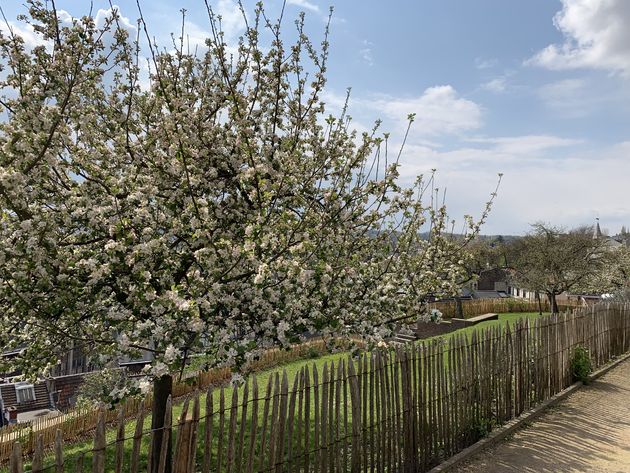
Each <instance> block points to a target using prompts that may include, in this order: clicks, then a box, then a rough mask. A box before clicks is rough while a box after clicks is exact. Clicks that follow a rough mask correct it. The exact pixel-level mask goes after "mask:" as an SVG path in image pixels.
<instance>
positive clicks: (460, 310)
mask: <svg viewBox="0 0 630 473" xmlns="http://www.w3.org/2000/svg"><path fill="white" fill-rule="evenodd" d="M455 313H456V314H457V318H458V319H463V318H464V306H463V304H462V299H461V298H460V297H459V296H455Z"/></svg>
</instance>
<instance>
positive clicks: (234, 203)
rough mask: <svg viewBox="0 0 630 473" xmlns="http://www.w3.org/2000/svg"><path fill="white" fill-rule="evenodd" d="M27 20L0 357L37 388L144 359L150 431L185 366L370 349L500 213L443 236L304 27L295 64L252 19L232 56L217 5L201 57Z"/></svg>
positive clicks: (3, 256)
mask: <svg viewBox="0 0 630 473" xmlns="http://www.w3.org/2000/svg"><path fill="white" fill-rule="evenodd" d="M29 4H30V10H29V12H30V15H29V18H28V21H29V22H30V23H31V24H32V25H33V26H34V32H35V34H36V35H37V36H38V38H39V40H40V45H39V46H36V47H34V48H32V49H31V48H29V47H27V46H26V45H25V43H24V41H23V39H22V38H20V36H18V35H16V34H13V33H12V32H9V33H6V34H2V36H0V51H1V56H2V61H3V64H4V66H5V69H6V70H5V76H4V77H3V79H2V83H1V87H2V97H1V102H0V104H1V108H2V112H3V113H4V114H5V117H6V118H5V119H4V120H3V121H2V122H1V123H0V146H1V148H2V153H1V154H0V163H1V165H2V167H1V169H0V204H1V211H2V214H1V217H0V218H1V220H0V307H1V309H2V314H1V315H0V339H1V343H2V344H3V346H9V347H10V346H23V347H24V350H23V352H22V354H21V356H20V357H18V358H16V359H15V360H14V361H13V363H14V364H15V365H17V366H15V367H17V368H19V369H20V370H22V371H23V372H24V373H25V374H26V375H29V376H37V375H40V374H41V373H42V372H45V371H46V369H48V368H49V367H51V366H54V365H55V364H56V363H57V360H58V359H59V357H60V356H61V355H62V354H63V352H64V350H67V349H68V346H69V345H70V344H71V343H72V344H73V345H74V346H77V347H83V348H84V349H86V350H87V351H89V352H90V353H92V354H93V355H94V356H95V357H96V358H98V360H99V362H100V363H101V364H103V365H105V364H107V363H111V362H115V361H116V360H117V359H119V357H121V356H125V355H126V356H136V355H137V354H138V353H139V352H140V351H149V352H151V353H152V354H153V357H152V361H151V363H150V365H149V366H148V368H147V371H146V375H147V377H148V379H150V380H152V381H153V386H154V404H155V405H154V411H153V412H154V415H153V426H154V427H155V428H157V427H159V426H160V425H161V422H162V412H163V408H164V405H165V401H166V398H167V396H168V395H169V393H170V389H171V383H172V375H173V373H176V372H177V371H178V370H180V369H181V368H182V367H183V365H184V364H185V363H186V360H187V358H189V357H190V356H191V355H193V354H199V353H203V354H205V355H206V356H207V359H209V360H210V363H211V364H213V365H218V364H227V365H230V366H237V367H238V366H239V365H242V364H243V363H244V362H246V361H247V360H248V359H251V358H252V357H255V356H257V354H258V353H260V351H261V350H264V349H266V348H268V347H271V346H278V345H279V346H283V347H289V346H290V344H292V343H294V342H297V341H299V340H300V339H301V337H302V336H303V335H304V334H306V333H309V332H311V333H319V334H321V335H323V336H330V335H333V334H334V335H335V336H344V335H349V334H352V335H358V336H363V337H365V338H367V339H369V340H373V341H378V340H380V339H382V337H384V336H386V335H387V334H388V330H389V329H390V328H391V327H392V324H393V323H395V322H397V321H400V320H403V319H406V318H409V317H416V316H418V315H419V314H422V312H423V310H424V309H423V308H424V303H425V301H426V300H427V297H429V296H431V297H439V296H444V295H450V294H452V293H454V292H455V291H457V289H458V288H457V281H458V279H460V278H461V275H462V271H463V259H464V258H465V256H464V255H463V252H462V247H463V246H465V244H466V242H467V241H468V240H469V239H470V238H471V237H472V236H474V234H475V233H477V232H478V230H479V226H480V225H481V223H482V222H483V219H484V218H485V216H486V214H487V212H488V210H489V208H490V203H488V204H487V206H486V208H485V210H484V211H483V213H482V217H481V218H480V220H479V221H473V220H472V219H471V218H467V225H468V236H467V238H464V239H452V238H449V236H448V235H447V233H448V232H447V229H446V227H447V224H448V220H447V214H446V208H445V206H444V205H443V204H438V203H437V200H436V199H435V195H434V186H433V178H432V177H429V178H428V179H422V178H419V179H418V180H417V181H416V183H415V185H414V186H412V187H410V188H403V187H401V186H400V184H399V182H398V158H399V157H400V153H397V156H395V157H393V158H392V156H391V154H390V153H388V151H387V145H388V142H389V138H388V137H387V135H379V134H378V125H377V126H375V127H374V130H373V131H372V133H365V134H362V135H360V136H359V135H358V134H357V133H356V132H354V131H352V130H351V127H350V119H349V117H347V115H346V113H345V110H344V111H343V112H342V113H341V114H340V115H339V116H338V117H332V116H328V117H327V116H326V115H325V113H324V104H323V103H322V102H321V99H320V96H321V92H322V90H323V87H324V84H325V71H326V60H327V55H328V42H327V40H326V39H324V41H323V42H322V44H321V46H320V47H315V46H314V45H313V44H312V42H311V41H310V40H309V38H308V37H307V36H306V35H305V34H304V33H303V28H302V27H303V17H300V19H298V21H297V22H296V25H297V32H298V34H297V40H296V41H295V43H294V44H292V45H291V47H289V48H287V47H285V45H284V43H283V41H282V37H281V33H280V24H279V22H278V23H273V24H272V23H270V22H269V21H268V20H267V19H266V17H265V15H264V12H263V10H262V9H261V8H258V9H257V10H256V11H255V12H254V13H253V19H252V20H250V22H249V24H248V25H247V28H246V31H245V34H244V35H243V37H242V38H241V40H240V41H239V43H238V45H236V46H233V45H228V44H226V41H225V39H224V36H223V34H222V32H221V30H220V22H219V20H218V19H217V18H216V17H215V16H214V14H213V12H212V10H211V9H210V8H208V13H209V24H210V27H211V29H212V35H211V37H210V38H209V39H208V40H207V42H206V45H207V49H206V50H204V51H201V52H199V51H194V52H190V51H189V50H188V48H187V46H186V41H185V32H184V31H183V30H182V34H181V37H180V38H179V41H175V42H174V45H173V47H172V49H170V50H161V49H159V48H158V46H157V45H156V44H154V43H153V42H152V41H150V40H149V39H148V38H149V34H148V33H146V38H147V39H146V40H144V41H141V40H140V38H141V37H142V35H143V34H145V33H142V32H143V31H144V32H146V31H147V28H146V25H144V22H143V21H142V19H141V20H140V22H139V29H138V31H139V34H138V37H136V38H130V37H129V35H128V32H127V31H126V30H125V29H124V28H122V27H121V26H120V17H119V14H118V12H117V11H115V10H114V11H111V12H110V15H109V16H108V18H107V19H106V20H105V21H104V22H103V23H101V24H97V23H96V22H95V19H94V18H93V17H90V16H86V17H83V18H80V19H72V20H67V19H66V20H64V21H62V20H61V19H60V15H59V14H58V12H56V11H55V9H54V8H47V7H46V6H44V4H42V3H41V2H39V1H30V2H29ZM53 5H54V4H53ZM245 18H247V16H245ZM24 21H26V19H24ZM263 32H265V34H267V35H270V37H271V41H270V44H265V45H261V44H259V43H260V38H261V36H262V33H263ZM326 36H327V35H326ZM143 42H144V46H141V44H142V43H143ZM144 53H146V54H147V55H148V57H149V63H150V76H149V77H148V80H143V77H142V74H141V68H140V67H139V60H140V57H141V54H144ZM411 121H413V116H410V122H411ZM490 202H491V201H490ZM426 229H430V237H429V238H428V239H427V238H422V236H421V232H422V231H424V230H426ZM121 395H122V393H121ZM158 435H159V431H158ZM154 445H156V446H157V447H158V448H159V445H160V442H159V440H157V441H155V442H154Z"/></svg>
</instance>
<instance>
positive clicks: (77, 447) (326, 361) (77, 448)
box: [3, 312, 547, 472]
mask: <svg viewBox="0 0 630 473" xmlns="http://www.w3.org/2000/svg"><path fill="white" fill-rule="evenodd" d="M543 315H547V314H543ZM537 317H540V315H539V314H538V313H537V312H527V313H507V314H499V319H498V320H491V321H487V322H481V323H479V324H477V325H474V326H471V327H466V328H463V329H460V330H457V331H455V332H451V333H450V334H446V335H443V336H441V338H445V339H447V340H448V338H449V337H450V336H451V335H452V334H455V333H458V334H465V335H466V336H467V337H470V336H471V335H472V333H473V332H474V331H476V330H482V329H486V328H489V327H492V326H497V325H505V324H510V325H514V324H515V323H516V321H518V320H520V319H524V318H528V319H535V318H537ZM433 338H440V337H433ZM347 357H348V353H347V352H342V353H335V354H331V355H325V356H321V357H318V358H316V359H301V360H298V361H294V362H291V363H287V364H285V365H282V366H278V367H275V368H273V369H269V370H266V371H262V372H259V373H256V374H255V377H256V380H257V382H258V387H259V396H260V397H264V394H265V390H266V387H267V383H268V382H269V380H270V379H272V381H273V376H274V375H275V373H278V372H282V371H286V374H287V377H288V379H289V387H290V388H291V387H292V386H293V379H294V377H295V376H296V375H297V374H298V373H299V372H300V370H301V369H302V368H303V367H304V366H311V367H312V366H313V365H315V366H316V367H317V370H318V372H319V374H320V382H321V373H322V370H323V368H324V365H328V366H329V367H330V364H331V363H334V364H335V366H336V365H337V364H338V363H339V362H340V361H341V360H342V359H347ZM253 377H254V375H251V376H250V383H251V381H252V380H253ZM311 383H312V379H311ZM213 392H214V394H213V405H214V412H215V415H214V418H213V420H214V425H215V427H214V429H213V430H214V432H215V433H216V432H217V430H218V422H219V420H218V415H217V411H218V410H219V392H220V388H217V389H214V391H213ZM241 392H242V390H241ZM224 394H225V408H226V409H228V408H229V406H230V405H231V400H232V394H233V390H232V388H231V387H225V388H224ZM249 398H250V399H251V398H252V393H251V384H250V396H249ZM200 401H201V402H200V404H201V406H200V408H201V409H200V410H201V412H200V417H201V419H202V420H201V422H200V428H201V429H202V430H201V432H203V428H204V425H205V419H204V417H205V414H206V412H205V405H206V394H203V395H202V396H201V399H200ZM240 401H241V399H240V395H239V403H240ZM182 407H183V403H181V402H179V403H177V404H176V405H174V406H173V422H174V423H176V422H177V419H178V418H179V416H180V414H181V412H182ZM314 407H315V406H314V404H313V400H311V416H310V418H311V421H312V419H313V418H314ZM190 408H191V409H192V405H191V407H190ZM239 411H240V409H239ZM262 411H263V409H262V405H261V404H259V413H258V420H259V422H258V428H259V429H260V427H261V424H262ZM250 416H251V409H250V412H249V413H248V418H250ZM225 422H226V427H225V428H226V429H227V428H228V422H229V412H226V415H225ZM239 422H240V414H239ZM150 424H151V420H150V418H149V417H148V418H146V419H145V422H144V429H145V431H146V430H149V429H150ZM134 430H135V421H129V422H127V423H126V425H125V438H127V439H129V440H126V442H125V465H128V464H129V457H130V454H131V450H132V440H131V437H133V434H134ZM267 432H269V431H267ZM106 435H107V443H108V448H107V449H106V471H113V470H114V461H115V446H114V445H113V444H114V443H115V441H116V429H115V428H110V429H108V430H107V433H106ZM215 435H216V434H215ZM248 437H249V432H247V433H246V434H245V445H248ZM311 439H312V435H311ZM215 442H216V440H215ZM197 443H198V450H197V456H198V461H199V462H201V458H202V456H203V450H204V442H203V439H202V438H198V441H197ZM213 443H214V442H213ZM257 443H258V442H257ZM148 447H149V435H146V434H145V435H144V436H143V441H142V449H141V460H140V464H141V466H142V465H146V461H147V451H148ZM259 447H260V446H258V448H259ZM92 448H93V443H92V440H91V439H85V440H82V441H78V442H75V443H72V444H66V445H65V446H64V460H65V461H64V464H65V465H64V471H70V472H73V471H76V470H75V463H76V460H77V459H78V458H79V457H80V456H81V454H82V453H86V452H87V453H86V455H85V457H84V462H83V464H84V466H83V469H84V471H91V463H92V455H91V452H90V451H91V449H92ZM213 450H215V454H214V460H216V445H213ZM224 460H225V453H224ZM52 463H53V459H52V457H48V459H47V461H46V464H52ZM126 468H127V467H125V469H126ZM3 471H6V470H3Z"/></svg>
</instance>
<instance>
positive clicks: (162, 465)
mask: <svg viewBox="0 0 630 473" xmlns="http://www.w3.org/2000/svg"><path fill="white" fill-rule="evenodd" d="M172 409H173V400H172V399H171V396H169V397H168V400H167V401H166V410H165V412H164V427H163V429H164V432H163V433H162V447H161V449H160V458H159V459H157V458H156V459H155V460H159V462H158V470H157V471H158V473H164V472H165V471H167V469H166V468H167V462H169V460H170V459H169V458H168V447H169V444H170V441H171V425H172V423H173V418H172ZM168 466H170V465H168ZM168 471H169V472H170V471H171V468H168ZM95 473H96V472H95Z"/></svg>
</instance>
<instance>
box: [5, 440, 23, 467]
mask: <svg viewBox="0 0 630 473" xmlns="http://www.w3.org/2000/svg"><path fill="white" fill-rule="evenodd" d="M9 471H10V473H23V472H24V468H23V467H22V444H21V443H20V442H15V443H14V444H13V450H11V459H10V462H9Z"/></svg>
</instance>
